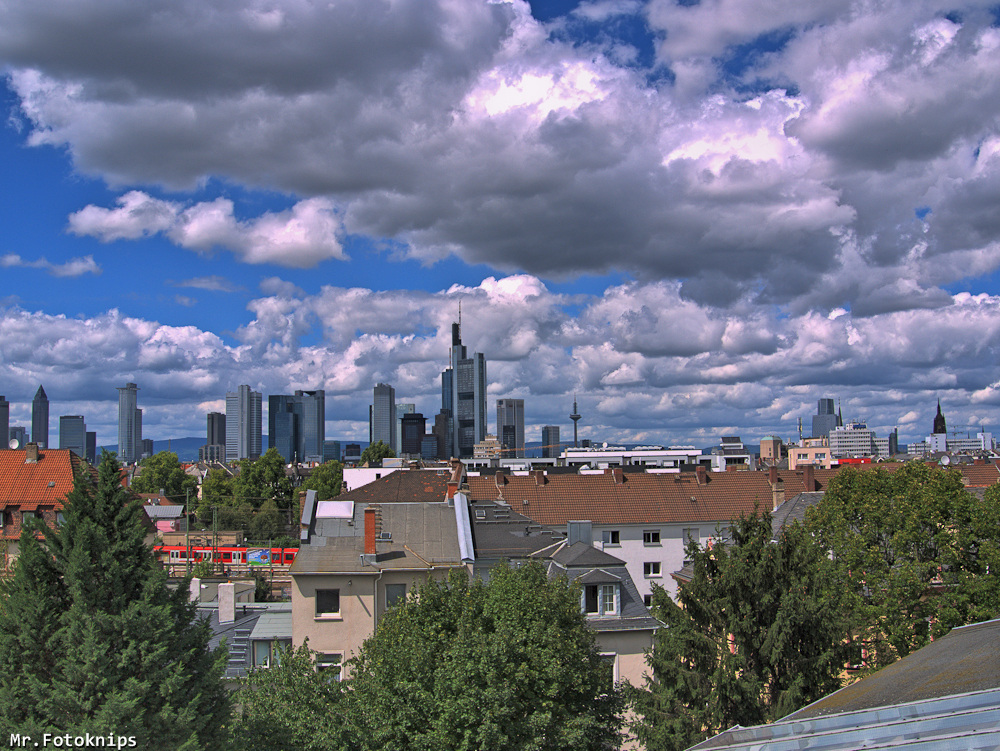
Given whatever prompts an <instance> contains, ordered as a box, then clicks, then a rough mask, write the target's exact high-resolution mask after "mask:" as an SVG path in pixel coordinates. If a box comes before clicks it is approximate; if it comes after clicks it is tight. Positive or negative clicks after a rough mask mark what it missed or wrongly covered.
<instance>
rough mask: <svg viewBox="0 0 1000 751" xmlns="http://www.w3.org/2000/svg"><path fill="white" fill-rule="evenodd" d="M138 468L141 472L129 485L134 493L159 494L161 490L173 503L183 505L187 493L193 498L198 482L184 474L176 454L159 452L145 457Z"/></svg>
mask: <svg viewBox="0 0 1000 751" xmlns="http://www.w3.org/2000/svg"><path fill="white" fill-rule="evenodd" d="M140 466H141V467H142V472H140V473H139V474H138V476H137V477H136V478H135V479H134V480H133V481H132V485H131V487H132V490H133V491H135V492H136V493H159V492H160V491H161V490H162V491H163V494H164V495H165V496H167V498H169V499H170V500H171V501H174V502H175V503H183V501H184V499H185V498H186V496H187V493H189V492H190V494H191V497H192V498H193V497H194V496H195V492H196V490H197V488H198V481H197V480H195V478H194V477H191V476H190V475H188V474H186V473H185V472H184V468H183V467H182V466H181V463H180V461H178V459H177V454H175V453H173V452H172V451H160V452H159V453H157V454H153V455H152V456H149V457H146V458H145V459H143V460H142V463H141V465H140Z"/></svg>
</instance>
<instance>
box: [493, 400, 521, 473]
mask: <svg viewBox="0 0 1000 751" xmlns="http://www.w3.org/2000/svg"><path fill="white" fill-rule="evenodd" d="M497 437H498V438H499V439H500V445H501V446H503V455H504V456H513V457H517V458H519V459H520V458H523V457H524V399H497Z"/></svg>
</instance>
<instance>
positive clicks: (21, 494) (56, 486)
mask: <svg viewBox="0 0 1000 751" xmlns="http://www.w3.org/2000/svg"><path fill="white" fill-rule="evenodd" d="M26 457H27V449H3V450H0V513H4V514H6V515H7V518H5V519H4V522H5V523H4V526H3V533H2V534H0V539H6V540H16V539H17V538H19V537H20V536H21V521H22V519H21V512H28V511H41V512H43V514H44V518H45V521H46V522H47V523H49V524H50V525H51V524H55V514H56V512H58V511H60V510H61V509H62V507H63V503H62V502H63V500H64V499H65V498H66V495H67V494H68V493H69V492H70V490H72V489H73V475H74V473H75V472H79V471H91V472H93V470H91V469H89V468H87V469H86V470H84V469H83V468H84V467H86V465H85V464H84V463H83V462H82V461H81V459H80V457H79V456H77V455H76V454H74V453H73V452H72V451H70V450H69V449H39V451H38V461H34V462H28V461H26Z"/></svg>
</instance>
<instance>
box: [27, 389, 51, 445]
mask: <svg viewBox="0 0 1000 751" xmlns="http://www.w3.org/2000/svg"><path fill="white" fill-rule="evenodd" d="M31 440H32V441H34V442H35V443H37V444H38V448H40V449H44V448H48V447H49V397H47V396H46V395H45V389H43V388H42V387H41V386H39V387H38V391H36V392H35V398H34V399H32V400H31Z"/></svg>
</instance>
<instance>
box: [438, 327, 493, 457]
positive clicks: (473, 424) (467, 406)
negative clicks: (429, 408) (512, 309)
mask: <svg viewBox="0 0 1000 751" xmlns="http://www.w3.org/2000/svg"><path fill="white" fill-rule="evenodd" d="M441 384H442V387H450V389H449V392H450V393H442V395H441V397H442V398H441V407H442V409H451V410H452V417H453V423H452V431H453V432H452V438H453V447H454V452H455V454H456V456H458V457H469V456H472V450H473V447H474V446H475V445H476V444H477V443H479V442H480V441H482V440H484V439H485V438H486V356H485V355H483V354H482V353H481V352H476V353H474V354H473V355H472V357H469V356H468V354H467V352H466V349H465V345H464V344H462V323H461V314H459V322H458V323H453V324H452V325H451V367H449V368H448V369H447V370H445V371H444V373H442V374H441ZM442 391H443V392H444V388H443V389H442Z"/></svg>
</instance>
